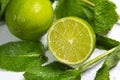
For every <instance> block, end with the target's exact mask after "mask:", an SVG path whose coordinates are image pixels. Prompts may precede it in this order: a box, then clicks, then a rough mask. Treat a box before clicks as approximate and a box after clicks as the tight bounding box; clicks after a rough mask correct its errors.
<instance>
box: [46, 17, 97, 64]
mask: <svg viewBox="0 0 120 80" xmlns="http://www.w3.org/2000/svg"><path fill="white" fill-rule="evenodd" d="M47 37H48V46H49V50H50V51H51V54H53V56H54V57H55V58H56V59H57V60H58V61H60V62H62V63H65V64H68V65H76V64H80V63H82V62H84V61H85V60H87V59H88V57H89V56H90V55H91V53H92V51H93V50H94V48H95V42H96V40H95V33H94V31H93V29H92V28H91V26H90V25H89V24H88V23H87V22H86V21H85V20H83V19H80V18H77V17H65V18H62V19H59V20H57V21H56V22H55V23H54V24H53V25H52V27H51V28H50V29H49V31H48V36H47Z"/></svg>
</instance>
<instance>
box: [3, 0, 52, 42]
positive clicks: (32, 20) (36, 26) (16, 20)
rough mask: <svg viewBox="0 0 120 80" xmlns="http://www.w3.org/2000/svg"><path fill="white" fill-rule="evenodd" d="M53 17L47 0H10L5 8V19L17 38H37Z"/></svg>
mask: <svg viewBox="0 0 120 80" xmlns="http://www.w3.org/2000/svg"><path fill="white" fill-rule="evenodd" d="M53 19H54V14H53V8H52V5H51V2H50V1H49V0H34V1H33V0H12V1H11V2H10V3H9V5H8V7H7V10H6V14H5V21H6V23H7V25H8V28H9V30H10V31H11V33H13V34H14V35H15V36H17V37H18V38H21V39H24V40H38V39H39V38H40V37H41V36H42V35H44V34H45V32H46V31H47V30H48V29H49V27H50V26H51V24H52V22H53Z"/></svg>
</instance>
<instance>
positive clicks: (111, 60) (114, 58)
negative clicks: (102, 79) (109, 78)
mask: <svg viewBox="0 0 120 80" xmlns="http://www.w3.org/2000/svg"><path fill="white" fill-rule="evenodd" d="M119 55H120V45H118V46H117V48H116V49H115V50H114V51H113V52H112V53H111V54H110V55H109V56H108V57H107V58H106V60H105V63H104V64H106V65H107V66H108V68H109V69H111V68H112V67H114V66H116V65H117V63H118V62H119V60H120V58H119Z"/></svg>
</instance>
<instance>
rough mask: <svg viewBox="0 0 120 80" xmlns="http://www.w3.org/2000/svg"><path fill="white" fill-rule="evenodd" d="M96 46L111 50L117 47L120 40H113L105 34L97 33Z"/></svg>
mask: <svg viewBox="0 0 120 80" xmlns="http://www.w3.org/2000/svg"><path fill="white" fill-rule="evenodd" d="M96 39H97V40H96V47H97V48H100V49H106V50H109V49H111V48H113V47H116V46H118V45H119V44H120V42H119V41H116V40H113V39H111V38H108V37H106V36H103V35H98V34H97V35H96Z"/></svg>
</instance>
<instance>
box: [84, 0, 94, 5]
mask: <svg viewBox="0 0 120 80" xmlns="http://www.w3.org/2000/svg"><path fill="white" fill-rule="evenodd" d="M82 1H83V2H85V3H87V4H90V5H92V6H95V4H94V3H92V2H90V1H89V0H82Z"/></svg>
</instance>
